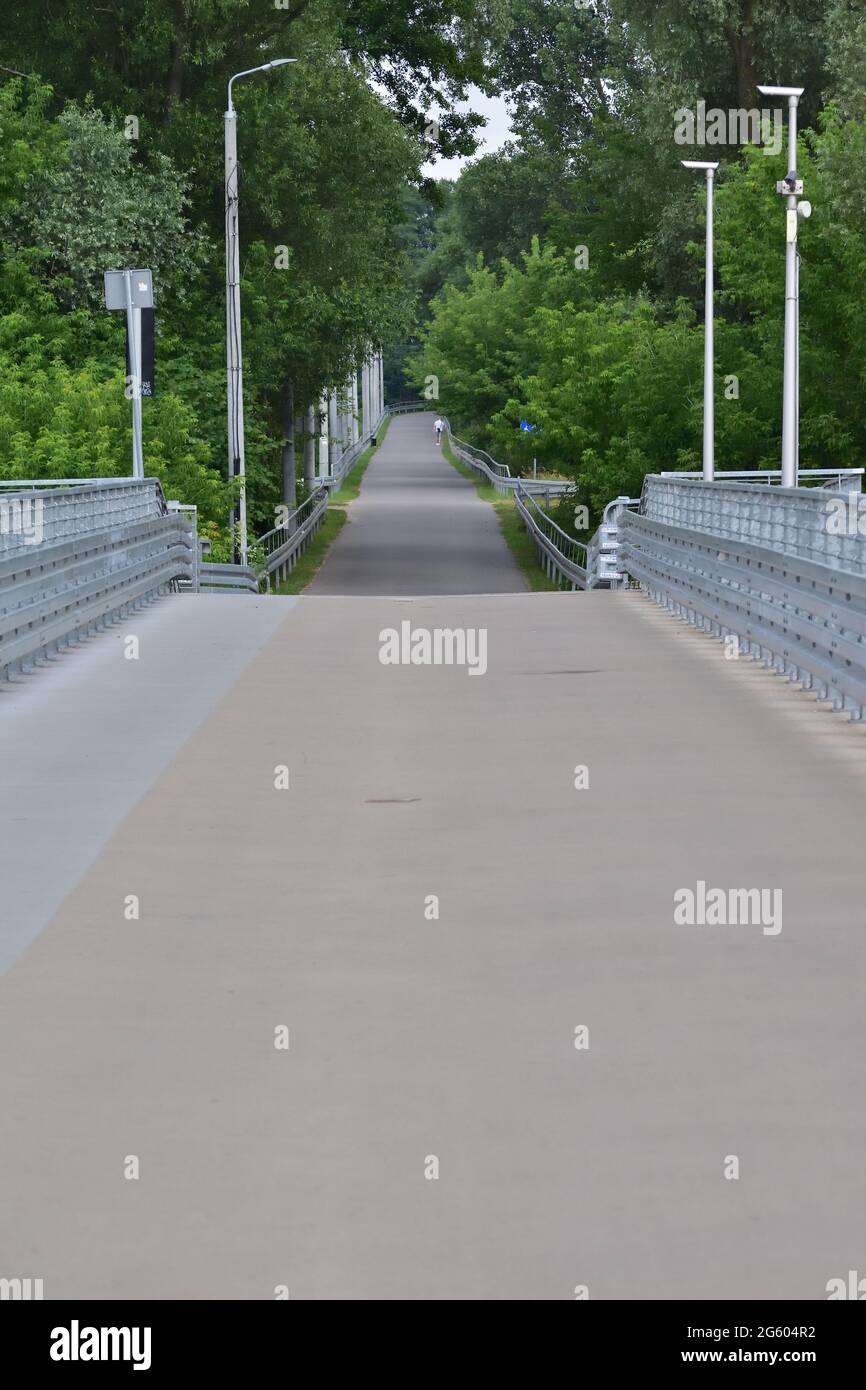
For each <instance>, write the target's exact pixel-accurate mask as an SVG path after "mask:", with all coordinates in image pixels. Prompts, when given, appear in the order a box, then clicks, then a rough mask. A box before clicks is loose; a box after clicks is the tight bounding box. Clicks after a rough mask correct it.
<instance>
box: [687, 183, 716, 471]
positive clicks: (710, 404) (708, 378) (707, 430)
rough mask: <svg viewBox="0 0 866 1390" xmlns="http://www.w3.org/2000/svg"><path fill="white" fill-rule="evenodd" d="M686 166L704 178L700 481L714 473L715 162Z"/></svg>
mask: <svg viewBox="0 0 866 1390" xmlns="http://www.w3.org/2000/svg"><path fill="white" fill-rule="evenodd" d="M680 163H681V164H682V165H683V167H684V168H686V169H703V171H704V173H705V174H706V178H707V250H706V270H705V274H704V455H703V463H704V481H705V482H708V483H711V482H712V481H713V479H714V478H715V476H716V461H715V427H716V397H715V383H714V381H713V350H714V345H713V179H714V178H715V174H716V170H717V169H718V167H719V165H718V162H716V163H715V164H710V163H708V162H705V161H703V160H700V159H683V160H681V161H680Z"/></svg>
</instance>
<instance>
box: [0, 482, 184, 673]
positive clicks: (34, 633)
mask: <svg viewBox="0 0 866 1390" xmlns="http://www.w3.org/2000/svg"><path fill="white" fill-rule="evenodd" d="M19 487H20V485H19ZM25 489H27V490H24V491H18V492H10V491H9V490H8V489H7V490H5V491H4V492H3V495H2V497H0V677H3V678H8V677H9V676H10V675H13V674H15V673H17V672H19V671H21V670H26V669H28V667H29V666H31V665H32V663H33V662H34V661H36V660H37V659H39V658H40V657H43V656H47V655H49V654H51V653H53V652H56V651H58V650H60V649H61V648H62V647H64V646H66V645H67V644H68V643H70V642H74V641H77V640H79V639H80V638H81V637H83V636H85V635H87V634H88V633H90V632H93V631H95V630H97V629H98V628H100V627H102V626H104V625H105V624H106V623H107V622H108V621H112V620H114V619H115V618H117V617H118V616H120V614H122V613H123V612H125V611H126V610H127V609H129V608H131V607H137V606H138V605H140V604H141V603H142V602H146V601H149V600H150V599H152V598H154V597H155V596H156V595H157V594H159V593H162V592H165V591H167V590H168V589H169V588H170V587H173V586H176V585H177V584H178V583H179V582H182V581H186V582H187V583H188V584H189V585H194V583H195V566H196V546H197V539H196V533H195V521H194V518H193V519H191V518H190V517H189V516H187V515H184V514H183V513H182V512H180V511H170V510H169V509H168V506H167V504H166V501H165V498H164V497H163V494H162V489H161V488H160V485H159V483H158V482H157V481H156V480H155V479H153V478H147V479H144V480H133V479H128V480H127V479H99V480H96V481H94V482H93V483H82V481H81V480H80V479H76V480H75V481H74V482H73V481H71V480H63V481H61V482H60V483H59V484H58V483H57V482H56V481H55V482H52V481H50V480H46V484H45V486H44V487H43V486H42V485H41V483H39V485H38V486H37V484H36V483H32V484H25ZM25 517H26V519H27V524H26V526H25V527H23V529H19V530H17V531H16V530H15V524H16V523H17V522H21V521H22V520H23V519H24V518H25Z"/></svg>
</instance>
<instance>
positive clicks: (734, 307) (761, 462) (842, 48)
mask: <svg viewBox="0 0 866 1390" xmlns="http://www.w3.org/2000/svg"><path fill="white" fill-rule="evenodd" d="M514 11H515V14H516V15H517V16H519V17H520V22H519V23H516V24H515V26H514V28H513V30H512V32H511V34H510V36H509V39H508V41H507V42H506V44H505V46H504V49H503V52H502V54H501V56H500V72H501V73H502V77H503V81H506V82H507V84H508V87H509V90H510V91H511V92H512V93H513V97H514V111H515V120H514V126H515V139H514V140H513V142H512V143H511V144H510V145H509V146H507V147H506V148H505V149H504V150H502V151H499V152H498V153H496V154H495V155H491V156H487V157H485V158H482V159H480V160H477V161H475V162H474V163H472V164H470V165H469V166H468V167H467V168H466V169H465V171H464V172H463V174H462V175H461V177H460V179H459V180H458V181H457V182H456V183H455V184H453V185H452V186H450V187H449V189H448V190H447V193H448V196H447V198H446V200H445V203H444V206H443V208H442V210H441V211H440V212H439V214H438V216H437V217H436V220H435V226H434V235H433V243H432V246H431V247H430V250H429V252H428V253H427V254H426V255H424V256H422V257H421V258H420V259H419V263H418V266H417V271H416V275H417V279H418V283H419V285H420V286H421V288H422V291H423V292H424V293H425V294H426V296H427V297H428V301H429V302H428V305H427V311H426V321H425V323H424V326H423V329H422V333H421V341H420V344H418V345H417V346H416V353H415V355H412V354H410V356H409V359H408V362H407V364H406V368H405V370H406V375H407V379H408V380H409V381H411V382H412V383H413V384H414V385H415V386H416V387H418V388H419V389H426V390H427V391H428V393H430V392H433V391H437V390H438V400H439V402H440V405H441V407H442V408H443V409H444V410H445V411H447V413H448V414H449V416H450V418H451V420H452V423H453V424H454V426H455V427H456V428H457V429H458V431H459V432H461V433H465V434H466V435H467V436H468V437H470V438H471V439H472V440H473V441H474V442H475V443H478V444H481V445H483V446H485V447H487V448H488V449H490V450H491V451H492V452H493V453H494V454H496V455H497V456H498V457H500V458H502V459H504V460H507V461H508V462H509V463H510V464H511V465H512V466H517V467H528V466H529V465H530V462H531V458H532V457H533V456H536V457H537V458H538V462H539V466H542V467H547V468H549V469H551V470H553V471H555V472H558V473H561V474H565V475H567V476H571V477H573V478H574V479H575V483H576V487H577V490H578V494H579V497H580V500H581V501H583V502H586V503H588V504H589V507H590V512H591V515H592V516H593V518H597V517H598V514H599V512H600V510H601V508H602V506H603V505H604V503H605V502H606V501H607V500H608V499H609V498H611V497H613V496H616V495H619V494H621V493H628V494H630V495H634V494H635V492H639V490H640V484H641V480H642V478H643V475H644V474H645V473H646V472H647V471H651V470H654V469H658V468H662V467H665V468H677V467H681V468H692V469H694V468H699V467H700V457H701V429H702V424H701V419H702V393H703V379H702V378H703V259H704V245H703V242H704V236H703V232H704V219H703V210H704V206H705V204H704V187H703V178H702V177H700V176H696V175H695V174H693V173H689V172H687V171H685V170H683V169H682V168H681V166H680V160H681V159H682V158H684V157H690V158H698V159H700V158H705V159H718V160H720V162H721V167H720V169H719V172H718V176H717V192H716V219H715V221H716V284H717V306H716V312H717V328H716V398H717V404H716V420H717V423H716V436H717V443H716V448H717V466H718V467H719V468H767V467H778V466H779V449H780V429H781V374H782V326H783V315H784V238H785V222H784V213H783V209H782V203H781V200H780V199H779V198H778V196H777V194H776V192H775V184H776V180H777V179H779V178H781V177H782V176H783V175H784V173H785V172H786V171H787V170H786V158H785V149H786V145H785V144H782V143H781V138H780V140H779V145H781V150H780V152H779V153H778V154H771V153H768V152H767V151H765V150H763V149H761V148H759V147H757V146H756V145H754V144H751V143H746V142H742V143H739V144H728V145H721V146H719V147H714V146H711V145H708V146H707V147H706V148H701V147H697V148H694V147H684V146H683V145H682V144H679V143H677V141H676V140H675V138H674V133H675V129H676V125H677V118H676V113H677V111H678V110H679V109H681V108H687V109H690V110H693V111H694V110H695V109H696V105H697V102H698V101H699V100H701V99H703V100H705V102H706V105H707V107H708V108H712V107H714V106H716V107H719V108H721V109H723V110H724V111H725V112H727V111H728V110H730V109H736V108H740V107H745V108H753V107H755V106H757V105H758V104H759V103H760V102H761V98H760V97H759V96H758V95H757V92H756V89H755V88H756V82H757V81H761V82H764V83H776V84H784V83H792V82H802V83H803V85H805V86H806V93H805V94H804V97H803V101H802V105H801V118H802V120H801V130H802V135H801V139H800V142H799V170H800V173H801V174H802V175H803V176H804V178H805V180H806V192H807V195H808V197H809V198H810V200H811V202H812V204H813V206H814V210H815V211H814V215H813V217H812V219H811V221H810V222H808V223H804V224H802V225H801V229H800V247H799V249H800V254H801V259H802V270H801V342H802V347H801V382H802V384H801V413H802V425H801V456H802V461H803V464H804V465H806V466H808V465H809V464H811V465H814V466H829V465H833V466H836V465H840V466H859V465H861V464H862V462H863V458H864V446H866V410H864V406H863V399H864V390H863V388H864V377H866V303H864V296H863V292H862V285H863V283H864V278H866V197H864V193H863V181H862V178H861V175H860V170H861V169H862V161H863V154H864V149H866V121H864V115H866V91H864V89H866V63H864V58H863V53H864V51H866V49H864V43H863V41H864V39H866V18H864V15H863V13H862V12H861V11H860V9H859V7H858V6H857V5H855V4H853V3H849V0H809V3H803V4H800V5H797V6H796V7H792V6H790V5H789V4H786V3H784V0H775V3H765V4H763V5H761V6H760V7H759V6H753V5H752V4H751V0H740V3H738V4H728V3H724V4H723V3H721V0H719V2H718V3H716V0H665V3H659V0H648V3H644V0H610V3H608V0H600V2H599V3H593V4H591V5H578V6H575V5H574V4H572V3H566V2H565V0H561V2H560V0H515V4H514ZM791 54H796V55H797V56H796V60H794V59H793V58H792V57H790V56H785V55H791ZM780 55H781V56H780ZM764 104H765V105H770V106H771V107H772V108H775V107H777V106H779V105H781V103H779V102H778V101H772V102H769V103H766V102H765V103H764ZM781 134H782V131H781V129H780V130H779V136H780V137H781ZM771 143H772V142H771ZM777 148H778V145H777ZM522 419H527V420H529V421H530V422H531V423H533V424H534V425H535V426H536V427H537V428H536V431H535V432H533V433H532V434H527V433H524V432H522V431H521V430H520V429H519V423H520V421H521V420H522ZM569 505H571V504H570V503H569ZM564 510H565V509H563V511H564Z"/></svg>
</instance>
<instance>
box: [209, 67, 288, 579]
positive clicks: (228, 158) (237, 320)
mask: <svg viewBox="0 0 866 1390" xmlns="http://www.w3.org/2000/svg"><path fill="white" fill-rule="evenodd" d="M297 61H298V60H297V58H274V59H273V60H272V61H271V62H270V63H262V64H261V66H260V67H257V68H245V69H244V71H243V72H236V73H235V75H234V77H232V78H230V79H229V92H228V105H227V107H226V114H225V210H226V377H227V386H228V392H227V394H228V446H229V477H230V478H236V477H239V478H240V479H241V490H240V523H241V544H240V561H241V564H242V565H245V564H246V562H247V489H246V481H245V478H246V465H245V461H244V381H243V363H242V358H241V287H240V277H241V269H240V266H241V258H240V238H239V234H238V194H239V189H238V126H237V112H236V111H235V108H234V106H233V105H232V84H233V83H235V82H237V80H238V78H239V77H249V76H250V74H251V73H254V72H269V71H270V70H271V68H281V67H284V66H285V64H286V63H296V62H297ZM231 522H232V533H234V523H235V513H234V510H232V516H231Z"/></svg>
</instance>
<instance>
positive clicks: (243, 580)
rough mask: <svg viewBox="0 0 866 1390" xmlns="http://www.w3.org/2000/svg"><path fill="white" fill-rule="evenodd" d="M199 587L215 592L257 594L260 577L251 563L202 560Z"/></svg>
mask: <svg viewBox="0 0 866 1390" xmlns="http://www.w3.org/2000/svg"><path fill="white" fill-rule="evenodd" d="M199 588H200V589H202V590H208V591H209V592H214V593H236V594H257V593H258V592H259V578H258V575H257V574H256V572H255V570H254V569H251V568H250V566H249V565H232V564H220V563H219V562H218V561H216V560H202V561H200V563H199Z"/></svg>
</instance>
